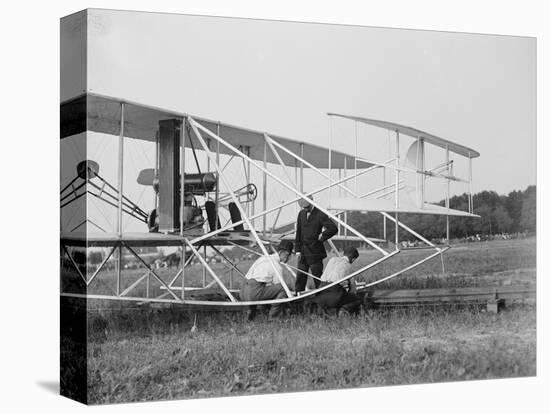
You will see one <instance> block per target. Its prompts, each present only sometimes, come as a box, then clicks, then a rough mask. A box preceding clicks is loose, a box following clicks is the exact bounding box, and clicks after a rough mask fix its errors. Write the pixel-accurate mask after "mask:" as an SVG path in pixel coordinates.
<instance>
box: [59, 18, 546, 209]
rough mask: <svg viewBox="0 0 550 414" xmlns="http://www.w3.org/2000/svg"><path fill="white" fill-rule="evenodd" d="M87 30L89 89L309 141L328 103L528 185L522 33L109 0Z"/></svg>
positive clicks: (530, 63)
mask: <svg viewBox="0 0 550 414" xmlns="http://www.w3.org/2000/svg"><path fill="white" fill-rule="evenodd" d="M87 34H88V49H87V56H88V64H87V75H88V76H87V89H88V90H89V91H91V92H96V93H100V94H105V95H109V96H114V97H120V98H125V99H128V100H133V101H137V102H141V103H145V104H148V105H155V106H159V107H164V108H167V109H173V110H178V111H181V112H187V113H191V114H196V115H198V116H202V117H206V118H211V119H216V120H221V121H224V122H228V123H231V124H235V125H239V126H243V127H248V128H253V129H258V130H262V131H268V132H272V133H276V134H280V135H283V136H287V137H289V138H295V139H297V140H304V141H306V142H315V143H317V144H319V145H328V140H329V127H328V125H329V123H328V118H327V116H326V113H327V112H340V113H345V114H350V115H357V116H364V117H368V118H374V119H381V120H386V121H393V122H397V123H400V124H405V125H409V126H412V127H415V128H417V129H421V130H424V131H426V132H429V133H432V134H435V135H438V136H441V137H443V138H446V139H449V140H452V141H455V142H457V143H460V144H462V145H465V146H468V147H472V148H474V149H476V150H477V151H479V152H480V153H481V157H480V158H478V159H476V160H475V161H474V188H473V190H474V192H477V191H481V190H495V191H497V192H498V193H501V194H504V193H507V192H509V191H512V190H523V189H525V188H526V187H527V186H528V185H531V184H535V183H536V41H535V39H534V38H526V37H512V36H490V35H473V34H461V33H445V32H433V31H416V30H402V29H381V28H368V27H357V26H341V25H326V24H308V23H291V22H274V21H260V20H247V19H232V18H209V17H199V16H185V15H172V14H162V13H136V12H121V11H108V10H89V14H88V28H87ZM62 36H63V31H62ZM74 85H75V86H74V87H70V86H69V87H67V88H65V89H63V90H62V99H67V98H69V97H71V96H74V95H77V94H79V93H81V92H82V91H81V90H79V87H78V82H77V83H75V84H74ZM346 128H348V129H346ZM350 131H351V130H350V129H349V127H346V126H339V125H336V126H335V127H334V130H333V134H334V136H336V137H338V136H339V135H338V134H341V135H342V136H347V132H350ZM359 135H360V146H362V147H361V152H362V153H363V154H365V153H366V154H369V155H370V152H372V154H373V155H374V154H377V155H380V154H383V153H384V151H385V150H386V149H384V150H381V146H380V143H386V144H387V139H386V138H385V137H386V132H384V131H374V130H369V129H364V130H360V133H359ZM333 138H334V137H333ZM350 139H351V138H350V137H349V136H347V138H342V139H341V140H336V141H337V142H336V144H335V145H336V146H337V147H338V145H340V148H339V149H349V145H350V143H351V142H352V141H353V140H350ZM384 139H386V141H384ZM346 140H347V141H346ZM377 151H378V152H377ZM439 156H441V157H443V155H439ZM441 161H442V159H441V160H440V161H439V162H441ZM62 183H63V182H62ZM466 190H467V188H464V189H463V190H462V191H466ZM462 191H461V192H462ZM436 198H437V197H436ZM441 198H442V197H439V198H438V199H441Z"/></svg>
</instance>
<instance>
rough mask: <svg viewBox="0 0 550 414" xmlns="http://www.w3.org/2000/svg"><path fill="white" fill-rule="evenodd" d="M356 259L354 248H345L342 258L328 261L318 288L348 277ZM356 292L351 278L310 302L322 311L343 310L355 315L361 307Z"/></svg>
mask: <svg viewBox="0 0 550 414" xmlns="http://www.w3.org/2000/svg"><path fill="white" fill-rule="evenodd" d="M358 257H359V252H358V251H357V249H356V248H355V247H347V248H346V249H345V250H344V255H343V256H341V257H333V258H332V259H330V260H329V262H328V263H327V266H326V268H325V271H324V272H323V274H322V276H321V285H320V287H323V286H326V285H328V284H330V283H333V282H338V281H339V280H342V279H343V278H344V277H346V276H347V275H349V273H350V271H351V264H352V263H353V262H354V261H355V259H357V258H358ZM344 284H345V285H347V288H348V289H347V290H346V288H345V287H344V286H342V285H344ZM356 292H357V288H356V286H355V281H354V280H353V278H351V279H348V280H347V281H345V282H342V283H340V284H337V285H334V286H332V287H330V288H328V289H326V290H324V291H322V292H321V293H319V294H318V295H315V296H314V298H313V299H312V302H314V303H317V304H318V305H320V306H321V307H322V308H323V309H324V310H327V309H335V310H336V312H338V311H339V310H340V309H344V310H345V311H347V312H349V313H352V314H357V313H358V312H359V309H360V307H361V299H360V298H359V297H358V296H357V294H356Z"/></svg>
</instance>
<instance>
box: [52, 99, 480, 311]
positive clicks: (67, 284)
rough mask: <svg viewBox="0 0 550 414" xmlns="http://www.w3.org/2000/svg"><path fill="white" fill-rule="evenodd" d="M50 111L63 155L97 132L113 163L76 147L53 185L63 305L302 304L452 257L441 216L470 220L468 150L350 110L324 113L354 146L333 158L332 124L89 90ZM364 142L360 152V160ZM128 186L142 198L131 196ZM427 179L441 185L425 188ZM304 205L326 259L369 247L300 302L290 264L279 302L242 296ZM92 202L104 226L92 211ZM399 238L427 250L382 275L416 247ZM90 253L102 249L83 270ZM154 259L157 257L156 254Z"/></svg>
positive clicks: (337, 150) (291, 228) (429, 184)
mask: <svg viewBox="0 0 550 414" xmlns="http://www.w3.org/2000/svg"><path fill="white" fill-rule="evenodd" d="M60 109H61V145H62V146H63V145H64V141H66V140H67V142H68V140H71V139H74V137H76V136H84V137H86V135H87V134H90V133H92V134H102V136H106V137H107V138H105V139H107V140H109V145H110V146H109V148H111V149H112V151H111V153H110V156H111V157H112V159H116V163H115V164H116V165H108V166H106V165H105V163H103V162H102V160H101V159H94V158H93V155H94V154H93V151H87V152H86V153H85V155H83V156H81V157H80V158H78V157H75V159H74V161H75V162H74V165H73V166H71V168H72V169H71V171H72V172H71V174H72V176H71V178H70V179H69V178H66V177H65V178H64V177H62V182H61V191H60V205H61V216H62V228H61V237H60V244H61V246H60V247H61V250H60V251H61V272H62V278H61V295H62V296H64V297H77V298H88V299H105V300H118V301H137V302H140V303H144V302H161V303H177V304H183V305H192V306H204V307H232V308H235V307H242V306H247V305H262V304H272V303H280V302H283V303H284V302H294V301H301V300H304V298H307V297H311V296H313V295H316V294H318V293H319V292H321V291H323V290H325V289H328V288H330V287H331V286H333V285H335V284H336V283H340V282H342V281H345V280H347V279H349V278H356V280H357V281H358V288H359V290H363V291H366V290H368V289H370V288H372V287H374V286H376V285H378V284H380V283H383V282H385V281H387V280H389V279H392V278H395V277H397V276H399V275H403V274H405V273H406V272H407V271H409V270H411V269H413V268H415V267H417V266H420V265H421V264H423V263H425V262H426V261H428V260H432V259H434V258H438V257H439V256H441V257H442V255H443V254H444V253H445V251H447V250H448V249H449V248H450V245H449V242H448V241H449V217H459V218H467V217H477V216H476V215H475V214H474V213H473V211H474V208H473V199H472V160H473V159H474V158H476V157H478V156H479V153H478V152H476V151H475V150H473V149H470V148H467V147H464V146H462V145H460V144H457V143H454V142H451V141H448V140H445V139H443V138H439V137H437V136H435V135H432V134H429V133H426V132H423V131H420V130H417V129H415V128H412V127H408V126H404V125H400V124H396V123H392V122H386V121H381V120H374V119H370V118H366V117H362V116H359V115H360V114H347V115H346V114H337V113H328V114H327V116H328V120H329V123H330V125H333V123H334V122H341V123H347V124H348V127H344V129H343V130H344V131H348V132H349V131H351V135H352V136H351V137H349V140H350V142H351V143H352V144H350V145H347V146H346V148H347V150H346V151H343V150H342V148H341V146H340V147H338V146H337V145H336V144H337V142H336V138H335V136H333V129H332V127H331V129H330V133H329V137H328V139H327V142H326V143H325V145H321V144H320V143H319V142H317V143H316V144H312V143H311V140H307V139H305V138H304V139H289V138H285V137H281V136H278V135H274V134H271V133H269V132H264V131H255V130H252V129H247V128H244V127H237V126H233V125H229V124H227V123H224V122H223V121H214V120H209V119H205V118H202V117H200V116H195V115H193V114H188V113H185V112H179V111H174V110H171V109H162V108H156V107H153V106H149V105H145V104H141V103H136V102H130V101H127V100H124V99H120V98H116V97H109V96H102V95H98V94H93V93H86V94H83V95H81V96H78V97H76V98H73V99H71V100H68V101H65V102H62V103H61V108H60ZM358 128H370V129H372V130H376V131H378V132H380V131H381V132H382V133H383V134H386V135H387V141H388V143H389V149H391V150H392V151H391V152H392V153H391V154H389V156H388V157H387V158H385V159H378V160H375V159H374V158H375V157H374V156H372V157H371V156H370V155H369V151H368V148H369V147H368V146H366V147H365V146H364V145H363V141H366V140H368V136H365V137H360V138H359V137H358V136H357V130H358ZM354 131H355V136H353V135H354ZM84 140H86V138H84ZM405 140H406V141H407V145H406V146H407V149H406V151H403V150H402V147H404V145H403V144H404V141H405ZM133 142H137V143H140V142H141V143H146V148H147V152H148V154H147V158H148V160H149V161H148V162H147V163H146V165H142V166H140V168H139V171H138V172H137V173H135V171H136V169H135V165H134V166H133V167H132V168H133V169H131V168H130V165H129V161H128V156H125V150H126V151H127V150H128V148H129V147H130V145H131V143H133ZM353 142H355V144H353ZM409 143H410V145H409ZM361 145H363V148H366V151H362V152H361V153H360V151H359V150H358V148H359V147H360V146H361ZM428 148H429V149H428ZM126 155H127V154H126ZM430 158H434V159H436V163H435V164H434V163H433V162H432V161H431V160H430ZM459 159H460V160H461V161H463V162H464V165H466V168H465V170H464V171H465V174H464V175H458V174H457V173H456V171H455V167H454V166H455V164H457V163H458V160H459ZM111 164H112V163H111ZM134 164H135V162H134ZM62 169H63V166H62ZM104 171H106V173H105V174H104ZM129 171H133V172H132V173H130V172H129ZM129 174H131V175H132V176H129ZM66 175H67V174H66ZM67 176H68V175H67ZM129 182H130V183H131V185H132V186H133V187H135V188H138V189H142V190H143V191H144V194H145V192H146V193H147V194H149V196H150V200H148V201H147V203H145V202H143V200H142V199H141V198H139V197H134V196H132V195H131V194H130V192H129V190H128V188H129V184H128V183H129ZM433 182H438V185H437V186H435V187H433V186H432V183H433ZM459 185H463V186H464V187H465V188H467V191H465V192H466V193H467V194H468V208H467V209H466V210H464V209H462V210H459V209H454V208H451V207H452V206H450V203H449V200H450V198H451V196H450V195H451V186H452V187H453V188H454V187H455V186H459ZM432 187H433V188H437V189H440V190H441V194H440V195H441V197H440V198H439V200H443V199H444V200H445V202H444V203H438V204H435V203H430V202H429V201H428V198H431V199H433V198H434V195H433V193H432V190H430V188H432ZM301 199H308V200H309V201H310V203H311V204H312V205H313V206H314V207H315V208H317V209H319V210H321V211H322V212H324V213H325V214H327V215H328V217H329V218H330V219H331V220H332V221H333V222H334V223H335V224H336V225H337V226H338V234H337V235H336V236H334V237H332V238H331V239H329V240H328V242H327V247H329V249H330V250H331V252H332V253H331V254H334V255H341V249H340V248H339V246H342V245H343V243H355V244H356V245H358V246H361V248H363V249H364V250H365V251H369V255H366V256H365V257H367V256H368V260H367V261H366V262H365V261H364V260H362V261H361V263H360V266H356V267H354V268H353V270H352V273H350V274H349V275H347V276H346V277H345V278H344V279H342V280H340V281H338V282H334V283H331V284H328V285H326V286H323V287H321V288H319V289H309V290H306V291H305V292H304V293H303V294H302V295H300V296H295V295H294V294H293V284H294V279H295V277H296V273H297V271H298V270H297V267H296V266H294V265H292V261H290V262H289V263H288V264H284V265H283V266H284V274H280V273H279V272H277V273H278V278H279V281H280V283H281V285H282V286H283V288H284V290H285V292H286V295H287V297H286V298H282V299H274V300H265V301H257V302H245V301H242V300H241V299H240V298H239V286H240V285H241V283H242V280H244V277H245V275H246V271H247V267H249V266H250V263H251V262H250V260H252V259H256V258H257V257H261V256H269V255H270V254H272V253H273V248H274V246H276V245H277V244H278V243H279V242H280V241H281V240H283V239H287V240H293V239H294V237H295V236H294V231H295V228H294V223H295V220H296V214H297V208H298V207H297V203H298V201H299V200H301ZM97 203H100V204H101V205H102V210H101V214H102V215H103V216H104V217H105V220H106V222H107V221H109V222H111V224H112V226H110V227H109V226H107V225H105V223H99V222H98V220H97V219H96V218H95V216H93V215H92V214H91V209H92V207H93V206H95V205H97ZM78 209H80V210H82V211H83V213H80V218H79V219H77V220H76V221H75V220H72V222H71V220H69V219H66V220H64V219H63V217H64V215H65V216H69V215H71V214H72V215H74V214H75V211H76V210H78ZM354 211H359V212H366V213H367V214H369V215H370V214H374V215H377V216H379V217H380V220H381V221H380V222H381V225H382V226H383V232H382V237H380V236H379V237H372V236H373V235H369V234H363V233H362V232H361V231H359V230H358V229H357V228H356V227H357V226H355V227H354V226H352V225H350V224H349V220H348V218H349V215H350V212H354ZM69 212H71V213H70V214H69ZM403 214H426V215H437V216H444V217H446V221H445V223H446V228H442V229H441V234H442V235H445V236H444V237H442V242H439V243H436V242H434V241H432V240H429V239H428V238H426V237H424V236H423V235H422V234H419V233H418V232H416V231H415V229H413V228H411V227H410V226H407V225H406V224H405V223H403V222H402V220H401V219H400V217H402V215H403ZM77 215H78V214H77ZM109 217H110V218H112V220H107V219H108V218H109ZM390 228H391V230H392V231H391V233H392V237H391V239H390V238H389V237H388V234H389V233H390V232H389V229H390ZM404 234H406V235H407V238H410V237H414V238H415V240H417V241H418V244H417V245H416V246H415V247H414V248H415V249H417V250H422V251H423V250H425V251H426V255H424V256H422V257H421V258H419V257H418V256H415V258H414V260H413V261H411V262H410V263H408V264H407V265H406V266H403V267H401V268H399V269H394V268H392V270H391V271H389V272H386V273H385V269H387V268H388V267H386V266H385V265H384V264H386V263H389V262H391V261H392V258H394V257H396V255H398V254H400V253H402V252H403V251H405V250H406V249H411V248H413V247H410V246H406V245H403V243H402V240H401V239H400V237H401V238H403V235H404ZM157 249H162V250H157ZM92 252H99V253H98V254H96V256H97V257H99V259H98V260H96V261H95V262H93V263H92V261H91V260H90V258H91V256H92V254H91V253H92ZM151 252H153V255H152V254H151ZM159 252H163V253H162V255H161V256H163V260H159V259H158V258H157V256H159ZM151 256H152V257H151ZM243 258H246V260H245V259H243ZM367 275H368V277H367ZM310 276H311V277H314V276H313V275H310Z"/></svg>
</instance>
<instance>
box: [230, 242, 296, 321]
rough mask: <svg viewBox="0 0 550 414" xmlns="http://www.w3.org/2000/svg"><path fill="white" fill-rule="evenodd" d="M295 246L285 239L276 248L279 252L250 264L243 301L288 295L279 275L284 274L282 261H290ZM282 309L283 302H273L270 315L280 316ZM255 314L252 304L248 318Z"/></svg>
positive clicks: (251, 318)
mask: <svg viewBox="0 0 550 414" xmlns="http://www.w3.org/2000/svg"><path fill="white" fill-rule="evenodd" d="M293 247H294V246H293V244H292V242H291V241H289V240H283V241H281V243H280V244H279V245H278V246H277V247H276V248H275V249H276V250H277V253H274V254H272V255H269V256H262V257H260V258H259V259H258V260H256V261H255V262H254V263H253V264H252V266H250V269H248V272H247V273H246V276H245V278H246V280H245V283H244V285H243V286H242V288H241V293H240V297H241V300H242V301H246V302H251V301H257V300H270V299H283V298H286V297H287V296H286V292H285V290H284V288H283V286H282V285H281V282H280V279H279V277H282V275H283V268H282V266H281V263H286V262H287V261H288V258H289V257H290V255H291V254H292V248H293ZM282 309H283V304H282V303H274V304H272V305H271V309H270V310H269V317H270V318H275V317H277V316H279V315H280V314H281V313H282ZM255 316H256V305H251V306H250V307H249V309H248V320H249V321H251V320H253V319H254V317H255Z"/></svg>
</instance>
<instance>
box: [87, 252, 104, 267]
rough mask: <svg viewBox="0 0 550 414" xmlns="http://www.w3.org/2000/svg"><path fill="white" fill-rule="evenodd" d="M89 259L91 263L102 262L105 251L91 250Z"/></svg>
mask: <svg viewBox="0 0 550 414" xmlns="http://www.w3.org/2000/svg"><path fill="white" fill-rule="evenodd" d="M88 260H89V262H90V264H93V265H96V264H100V263H101V262H102V261H103V253H102V252H90V253H88Z"/></svg>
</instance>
